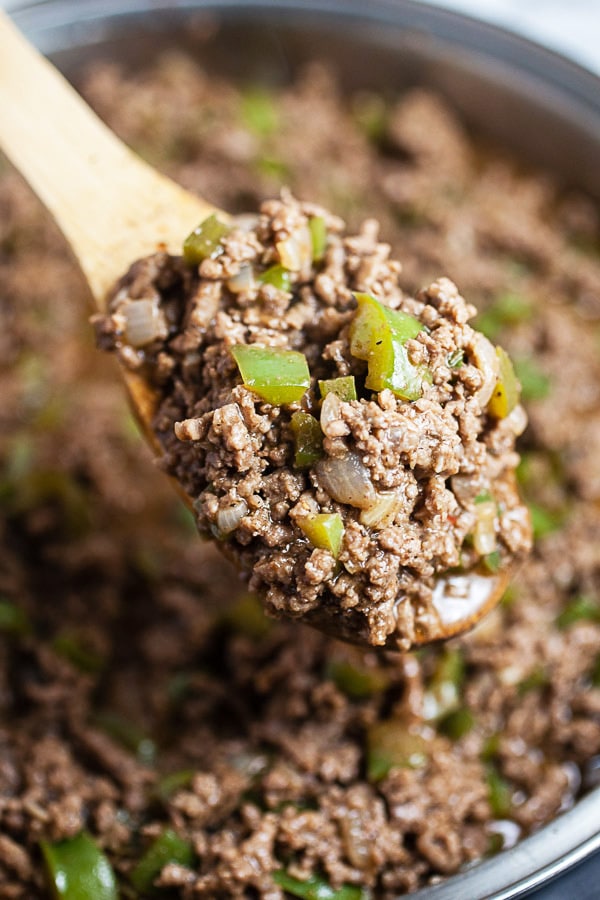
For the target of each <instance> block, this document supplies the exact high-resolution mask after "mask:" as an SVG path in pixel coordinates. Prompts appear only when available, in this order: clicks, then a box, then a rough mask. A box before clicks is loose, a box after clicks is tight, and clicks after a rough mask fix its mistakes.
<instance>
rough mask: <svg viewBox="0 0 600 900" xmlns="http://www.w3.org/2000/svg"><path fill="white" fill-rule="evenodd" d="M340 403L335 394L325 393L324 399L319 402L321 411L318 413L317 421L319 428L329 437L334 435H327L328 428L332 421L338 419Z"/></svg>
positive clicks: (337, 420)
mask: <svg viewBox="0 0 600 900" xmlns="http://www.w3.org/2000/svg"><path fill="white" fill-rule="evenodd" d="M341 405H342V401H341V400H340V398H339V397H338V395H337V394H333V393H332V394H327V396H326V397H325V399H324V400H323V402H322V404H321V413H320V415H319V423H320V425H321V430H322V431H323V434H326V435H328V436H329V437H333V436H334V435H329V428H330V426H331V425H332V424H333V423H334V422H339V421H340V407H341Z"/></svg>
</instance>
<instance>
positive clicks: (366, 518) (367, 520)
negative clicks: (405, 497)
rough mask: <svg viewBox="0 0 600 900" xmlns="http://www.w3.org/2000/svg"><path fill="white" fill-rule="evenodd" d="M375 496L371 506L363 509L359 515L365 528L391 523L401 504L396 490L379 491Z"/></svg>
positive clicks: (380, 526)
mask: <svg viewBox="0 0 600 900" xmlns="http://www.w3.org/2000/svg"><path fill="white" fill-rule="evenodd" d="M376 498H377V499H376V500H375V503H374V504H373V506H370V507H369V509H363V511H362V512H361V514H360V516H359V519H360V521H361V523H362V524H363V525H366V526H367V528H385V527H386V526H387V525H391V524H392V522H393V521H394V517H395V515H396V513H397V512H398V510H399V509H400V506H401V504H402V497H401V496H400V494H399V493H398V491H381V493H377V494H376Z"/></svg>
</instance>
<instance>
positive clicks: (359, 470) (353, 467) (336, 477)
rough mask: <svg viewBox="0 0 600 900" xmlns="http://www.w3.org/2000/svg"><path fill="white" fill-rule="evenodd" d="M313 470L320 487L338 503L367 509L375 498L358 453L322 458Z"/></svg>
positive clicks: (371, 483) (367, 473)
mask: <svg viewBox="0 0 600 900" xmlns="http://www.w3.org/2000/svg"><path fill="white" fill-rule="evenodd" d="M314 472H315V473H316V475H317V478H318V479H319V484H320V485H321V487H322V488H324V490H326V491H327V493H328V494H329V496H330V497H332V498H333V499H334V500H337V502H338V503H347V504H348V505H349V506H356V507H358V508H359V509H369V507H371V506H373V504H374V503H375V501H376V500H377V494H376V493H375V488H374V487H373V482H372V481H371V477H370V475H369V470H368V469H367V468H366V466H365V465H364V464H363V462H362V460H361V458H360V456H359V455H358V453H348V454H346V456H341V457H339V458H338V457H330V458H328V459H322V460H320V461H319V462H318V463H317V464H316V465H315V467H314Z"/></svg>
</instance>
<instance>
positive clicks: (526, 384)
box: [515, 357, 550, 401]
mask: <svg viewBox="0 0 600 900" xmlns="http://www.w3.org/2000/svg"><path fill="white" fill-rule="evenodd" d="M515 373H516V377H517V378H518V380H519V382H520V384H521V394H522V396H523V400H526V401H531V400H543V399H544V397H547V396H548V394H549V393H550V379H549V378H548V376H547V375H546V374H545V373H544V372H542V370H541V369H540V368H539V366H538V365H537V364H536V363H535V362H533V360H531V359H527V358H525V357H520V358H519V359H515Z"/></svg>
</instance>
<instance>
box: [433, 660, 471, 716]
mask: <svg viewBox="0 0 600 900" xmlns="http://www.w3.org/2000/svg"><path fill="white" fill-rule="evenodd" d="M464 678H465V662H464V658H463V655H462V653H461V651H460V650H458V649H451V650H445V651H443V653H442V654H441V655H440V657H439V659H438V662H437V665H436V668H435V671H434V673H433V676H432V677H431V680H430V682H429V684H428V686H427V690H426V691H425V693H424V695H423V718H425V719H428V720H431V719H438V718H440V717H441V716H444V715H446V714H447V713H449V712H452V711H453V710H455V709H457V708H458V706H459V703H460V691H461V688H462V685H463V682H464Z"/></svg>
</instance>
